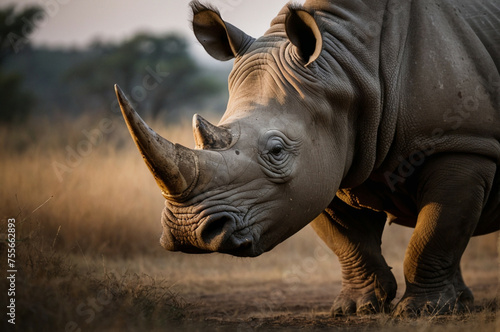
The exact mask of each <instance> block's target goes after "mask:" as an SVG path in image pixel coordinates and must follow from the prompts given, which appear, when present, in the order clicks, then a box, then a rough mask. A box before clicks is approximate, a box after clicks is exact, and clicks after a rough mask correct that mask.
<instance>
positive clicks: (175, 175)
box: [115, 85, 198, 201]
mask: <svg viewBox="0 0 500 332" xmlns="http://www.w3.org/2000/svg"><path fill="white" fill-rule="evenodd" d="M115 91H116V96H117V97H118V102H119V104H120V108H121V111H122V114H123V117H124V119H125V122H126V124H127V127H128V130H129V131H130V135H132V139H133V140H134V142H135V145H136V146H137V148H138V149H139V152H140V153H141V154H142V157H143V158H144V161H145V162H146V165H147V166H148V167H149V170H150V171H151V173H153V176H154V177H155V180H156V183H157V184H158V186H159V187H160V189H161V190H162V194H163V196H164V197H165V198H167V199H169V200H175V201H181V200H183V199H186V198H187V197H188V196H189V194H190V193H191V191H192V189H193V188H194V187H195V185H196V182H197V180H198V157H197V155H196V154H195V153H194V151H192V150H190V149H188V148H186V147H184V146H182V145H179V144H173V143H172V142H170V141H168V140H166V139H165V138H163V137H161V136H160V135H158V134H157V133H156V132H155V131H154V130H152V129H151V128H150V127H149V126H148V125H147V124H146V123H145V122H144V121H143V120H142V119H141V117H140V116H139V115H138V114H137V112H136V111H135V110H134V108H133V107H132V105H131V103H130V101H129V100H128V99H127V97H126V96H125V94H124V93H123V91H122V90H121V89H120V87H119V86H118V85H115Z"/></svg>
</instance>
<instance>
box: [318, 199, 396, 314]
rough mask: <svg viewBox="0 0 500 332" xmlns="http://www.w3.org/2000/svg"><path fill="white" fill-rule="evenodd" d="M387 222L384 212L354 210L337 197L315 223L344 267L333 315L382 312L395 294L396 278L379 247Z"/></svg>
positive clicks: (323, 238) (321, 235)
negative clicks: (340, 288) (340, 289)
mask: <svg viewBox="0 0 500 332" xmlns="http://www.w3.org/2000/svg"><path fill="white" fill-rule="evenodd" d="M385 222H386V215H385V213H381V212H375V211H372V210H367V209H366V210H365V209H363V210H360V209H355V208H353V207H351V206H349V205H347V204H345V203H344V202H342V201H341V200H340V199H338V198H335V199H334V201H333V202H332V203H331V204H330V206H329V207H328V208H327V209H326V210H325V211H324V212H323V213H322V214H321V215H320V216H319V217H318V218H316V219H315V220H314V221H313V222H312V227H313V229H314V230H315V231H316V233H317V234H318V235H319V236H320V237H321V239H322V240H323V241H325V243H326V244H327V245H328V247H330V249H332V250H333V252H334V253H335V254H336V255H337V256H338V258H339V261H340V264H341V266H342V291H341V292H340V295H338V296H337V298H336V299H335V301H334V304H333V307H332V315H334V316H335V315H350V314H355V313H357V314H368V313H377V312H382V311H385V310H386V309H388V306H389V305H390V302H391V301H392V299H393V298H394V297H395V296H396V290H397V283H396V279H395V278H394V275H393V274H392V272H391V268H390V267H389V266H388V265H387V263H386V261H385V259H384V258H383V257H382V251H381V247H380V245H381V237H382V232H383V230H384V225H385Z"/></svg>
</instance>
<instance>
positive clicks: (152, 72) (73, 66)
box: [0, 6, 229, 123]
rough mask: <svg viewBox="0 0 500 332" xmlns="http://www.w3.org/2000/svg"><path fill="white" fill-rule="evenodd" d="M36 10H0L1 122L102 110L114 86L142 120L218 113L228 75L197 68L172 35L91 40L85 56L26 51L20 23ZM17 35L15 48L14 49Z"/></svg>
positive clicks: (80, 51)
mask: <svg viewBox="0 0 500 332" xmlns="http://www.w3.org/2000/svg"><path fill="white" fill-rule="evenodd" d="M40 13H42V12H41V9H40V8H38V7H27V8H25V9H23V10H20V11H16V10H15V8H14V6H9V7H6V8H4V9H0V101H1V102H0V122H7V123H10V122H22V121H24V120H26V119H27V117H28V116H29V115H30V114H34V115H40V114H43V115H47V116H53V115H55V114H61V113H64V114H68V115H70V116H78V115H79V114H81V113H82V112H89V111H102V110H105V109H109V108H110V107H112V105H114V104H115V100H116V97H115V95H114V90H113V85H114V84H115V83H117V84H119V85H120V86H121V87H122V89H123V90H124V91H126V92H127V93H129V99H130V100H131V101H132V102H133V103H134V104H136V105H137V107H138V108H140V110H141V114H145V115H146V116H149V117H153V118H157V117H159V116H161V115H162V114H168V116H169V118H170V119H175V118H177V116H178V115H179V114H180V113H181V112H182V111H183V110H185V109H198V108H206V107H207V105H209V106H208V107H210V108H213V109H219V110H223V109H224V103H225V100H227V83H226V79H227V74H228V70H229V69H227V70H222V72H220V71H219V72H215V71H213V70H210V69H207V68H205V67H203V66H201V65H200V64H199V63H198V62H197V61H196V60H195V59H194V58H193V56H192V54H191V53H190V51H189V47H188V44H187V41H186V40H185V38H184V37H182V36H181V35H178V34H176V33H166V34H162V35H155V34H150V33H137V34H136V35H134V36H132V37H130V38H128V39H126V40H123V41H121V42H116V43H112V42H102V41H97V40H96V41H94V42H93V43H91V44H90V45H89V46H88V47H86V48H84V49H54V48H47V47H39V46H38V47H35V46H32V45H30V44H29V42H28V41H29V39H26V38H25V37H26V35H27V34H29V33H31V32H32V31H26V24H23V22H26V21H29V20H30V18H33V17H35V16H36V15H40ZM19 36H23V38H24V39H22V41H23V43H25V44H23V47H22V49H16V46H19V45H16V44H15V43H19V42H20V40H21V39H19Z"/></svg>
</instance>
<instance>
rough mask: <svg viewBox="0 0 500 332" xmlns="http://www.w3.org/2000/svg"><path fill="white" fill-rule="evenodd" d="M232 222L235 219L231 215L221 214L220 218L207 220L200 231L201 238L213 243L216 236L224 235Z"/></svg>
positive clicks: (205, 241)
mask: <svg viewBox="0 0 500 332" xmlns="http://www.w3.org/2000/svg"><path fill="white" fill-rule="evenodd" d="M232 222H233V219H232V218H230V217H229V216H221V217H219V218H214V219H210V220H207V221H206V222H205V225H203V226H202V227H203V228H202V230H201V233H200V235H201V239H202V240H203V242H204V243H207V244H208V243H211V242H212V241H213V240H214V239H215V238H217V237H220V236H221V235H222V236H223V235H224V234H225V233H226V229H227V228H228V226H230V225H231V224H232ZM221 240H222V239H221Z"/></svg>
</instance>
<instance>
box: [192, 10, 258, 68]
mask: <svg viewBox="0 0 500 332" xmlns="http://www.w3.org/2000/svg"><path fill="white" fill-rule="evenodd" d="M191 8H192V9H193V31H194V34H195V36H196V39H198V41H199V42H200V43H201V45H203V47H204V48H205V50H206V51H207V52H208V54H210V55H211V56H212V57H214V58H215V59H217V60H221V61H227V60H231V59H233V58H234V57H236V56H237V55H241V54H243V53H245V51H246V50H247V49H248V47H249V46H250V45H251V44H252V43H253V41H254V40H255V39H254V38H252V37H250V36H248V35H247V34H246V33H244V32H243V31H241V30H240V29H238V28H237V27H235V26H233V25H232V24H229V23H227V22H224V20H222V18H221V16H220V14H219V12H218V11H217V10H215V9H212V8H209V7H206V6H204V5H202V4H200V3H199V2H198V1H192V2H191Z"/></svg>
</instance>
